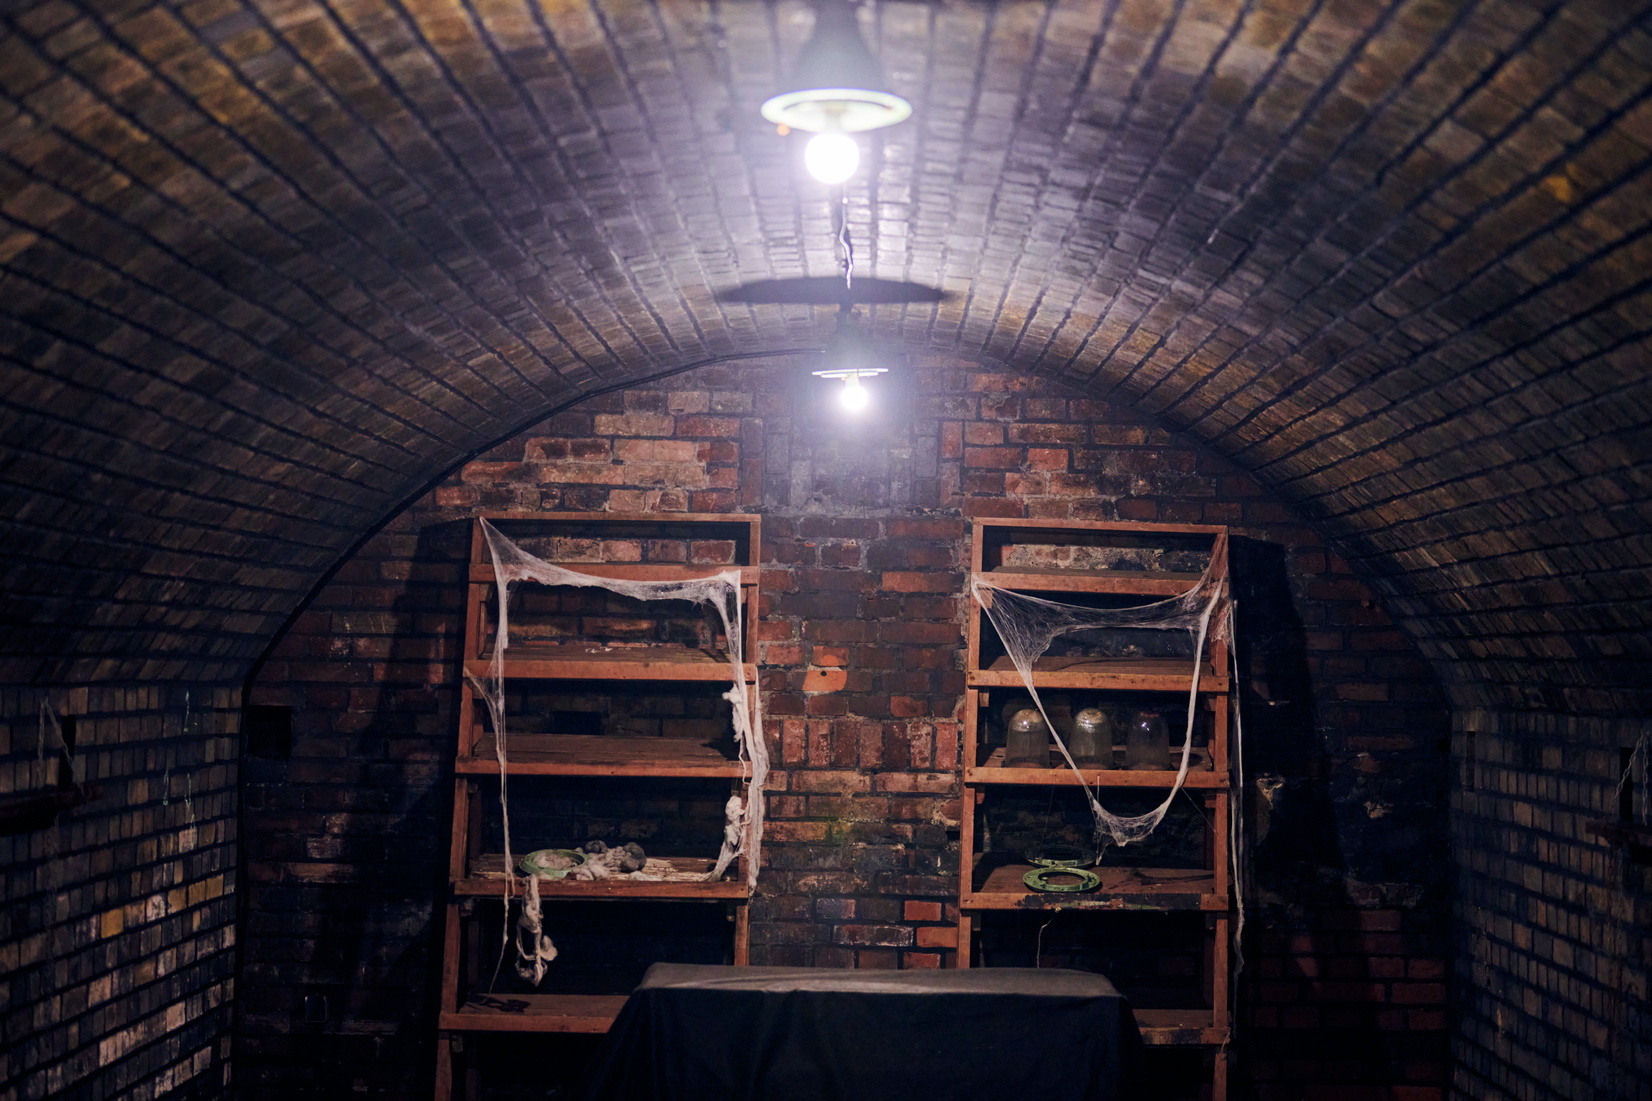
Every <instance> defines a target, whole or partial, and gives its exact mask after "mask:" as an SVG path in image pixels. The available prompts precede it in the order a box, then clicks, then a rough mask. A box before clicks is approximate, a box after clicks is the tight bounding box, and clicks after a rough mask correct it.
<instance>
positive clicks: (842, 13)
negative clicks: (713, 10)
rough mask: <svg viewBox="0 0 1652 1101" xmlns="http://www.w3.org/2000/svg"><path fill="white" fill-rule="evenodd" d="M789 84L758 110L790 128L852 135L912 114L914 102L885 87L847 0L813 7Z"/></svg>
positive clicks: (894, 122) (826, 1)
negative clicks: (809, 27) (810, 25)
mask: <svg viewBox="0 0 1652 1101" xmlns="http://www.w3.org/2000/svg"><path fill="white" fill-rule="evenodd" d="M787 84H788V86H789V89H790V90H788V91H784V92H781V93H780V94H779V95H776V96H772V97H770V98H769V99H767V100H765V101H764V102H763V106H762V107H761V108H760V110H761V111H762V113H763V117H764V118H766V119H768V120H769V121H770V122H773V123H778V124H780V125H784V126H789V127H791V128H792V129H793V130H805V131H808V132H810V133H824V132H826V131H840V132H842V133H855V132H857V131H860V130H876V129H878V128H880V127H884V126H893V125H895V124H896V123H897V122H902V121H904V120H905V119H906V118H907V117H908V116H910V115H911V114H912V105H911V104H910V103H908V102H907V101H906V100H904V99H902V98H901V97H900V96H898V95H896V94H895V93H894V92H891V91H889V90H888V89H887V86H886V84H885V82H884V79H883V70H882V68H881V67H879V65H878V62H877V59H876V58H875V57H873V56H872V51H871V50H869V49H867V48H866V42H865V40H863V39H862V38H861V36H860V27H859V26H858V25H857V24H856V22H855V9H854V7H853V6H852V5H851V4H849V3H847V2H845V0H823V2H822V3H821V5H820V6H819V7H818V8H816V9H815V27H814V32H813V33H812V34H810V35H809V41H808V42H806V43H804V44H803V51H802V52H801V53H800V54H798V56H797V66H796V68H794V69H793V70H792V75H791V79H790V80H789V81H788V82H787Z"/></svg>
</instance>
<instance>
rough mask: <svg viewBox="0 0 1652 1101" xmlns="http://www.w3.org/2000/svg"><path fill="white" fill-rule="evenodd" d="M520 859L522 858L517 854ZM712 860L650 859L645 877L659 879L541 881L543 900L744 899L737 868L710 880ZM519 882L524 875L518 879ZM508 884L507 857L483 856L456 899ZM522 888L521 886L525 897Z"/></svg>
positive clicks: (496, 891)
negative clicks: (707, 876) (722, 876)
mask: <svg viewBox="0 0 1652 1101" xmlns="http://www.w3.org/2000/svg"><path fill="white" fill-rule="evenodd" d="M517 855H520V854H517ZM712 863H713V862H712V861H710V860H702V859H700V858H698V857H681V856H673V857H649V858H648V863H647V866H646V867H644V868H643V872H644V874H646V875H651V876H657V877H658V878H657V879H630V878H627V877H623V876H610V877H609V878H607V879H590V880H584V879H567V878H564V879H548V878H546V877H544V876H540V877H539V896H540V897H541V898H564V899H603V898H614V899H620V898H660V899H671V898H675V899H687V900H696V899H699V900H712V899H742V900H743V899H744V898H745V897H746V881H745V880H744V879H743V878H737V869H736V868H735V866H734V865H733V864H730V865H729V870H728V872H727V873H725V878H723V879H719V880H714V881H708V880H707V879H706V878H705V876H706V873H707V872H709V871H711V868H712ZM519 878H520V877H519ZM504 881H505V856H504V854H503V853H483V854H481V855H480V856H478V857H476V858H475V859H474V860H472V861H471V864H470V875H469V876H467V877H466V878H464V879H461V880H458V881H457V882H455V883H454V884H453V893H454V894H457V895H480V896H483V897H497V896H499V895H500V894H501V892H502V890H503V884H504ZM521 890H522V888H521V887H518V888H516V893H517V894H520V893H521Z"/></svg>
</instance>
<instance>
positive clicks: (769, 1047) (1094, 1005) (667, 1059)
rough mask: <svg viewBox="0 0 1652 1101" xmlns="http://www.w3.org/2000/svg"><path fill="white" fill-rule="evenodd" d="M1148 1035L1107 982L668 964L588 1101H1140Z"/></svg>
mask: <svg viewBox="0 0 1652 1101" xmlns="http://www.w3.org/2000/svg"><path fill="white" fill-rule="evenodd" d="M1140 1053H1141V1037H1140V1033H1138V1032H1137V1030H1136V1024H1135V1018H1134V1016H1133V1015H1132V1014H1131V1012H1130V1005H1129V1002H1127V1001H1126V1000H1125V998H1124V997H1123V996H1122V995H1120V994H1119V992H1118V991H1117V990H1116V989H1114V987H1113V984H1112V983H1111V982H1109V981H1108V980H1107V979H1105V978H1103V977H1102V976H1100V975H1094V974H1090V973H1088V972H1083V971H1067V970H1061V969H1033V968H1022V967H1001V968H982V969H973V970H962V971H939V970H923V971H847V970H837V969H825V968H806V967H716V966H703V965H693V964H666V963H657V964H655V965H654V966H652V967H650V968H649V969H648V973H647V974H646V975H645V976H644V977H643V981H642V984H641V985H640V986H638V987H637V989H636V991H635V992H634V993H632V995H631V997H630V999H629V1000H628V1001H627V1002H626V1004H625V1008H624V1009H623V1010H622V1011H621V1012H620V1015H619V1017H618V1018H617V1019H616V1020H615V1021H614V1025H613V1027H612V1028H610V1029H609V1031H608V1035H607V1037H606V1038H605V1040H604V1042H603V1045H602V1047H601V1049H600V1050H599V1051H598V1053H597V1055H596V1057H595V1059H594V1060H593V1064H592V1067H591V1070H590V1072H589V1073H588V1075H587V1078H586V1081H585V1083H584V1086H585V1097H586V1099H587V1101H643V1099H648V1101H699V1099H702V1098H706V1099H710V1098H718V1099H724V1098H726V1099H729V1101H878V1099H884V1098H887V1099H889V1101H975V1099H981V1101H986V1099H988V1098H991V1099H995V1101H1002V1099H1006V1098H1007V1099H1011V1101H1018V1099H1021V1098H1026V1099H1028V1101H1032V1099H1037V1101H1081V1099H1082V1101H1128V1099H1133V1098H1135V1097H1137V1096H1138V1088H1137V1080H1138V1076H1139V1067H1140Z"/></svg>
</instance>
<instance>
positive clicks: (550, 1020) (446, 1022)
mask: <svg viewBox="0 0 1652 1101" xmlns="http://www.w3.org/2000/svg"><path fill="white" fill-rule="evenodd" d="M627 997H628V995H625V994H496V995H485V996H482V995H479V996H478V997H477V999H475V1000H473V1001H469V1002H466V1003H465V1005H464V1006H463V1007H461V1008H460V1009H459V1010H458V1011H457V1012H454V1011H449V1012H445V1013H443V1014H442V1015H441V1020H440V1022H439V1024H438V1026H437V1027H439V1028H442V1029H447V1030H450V1031H455V1032H607V1031H608V1026H610V1025H612V1024H613V1023H614V1018H615V1017H618V1016H619V1012H620V1010H621V1009H622V1008H624V1006H625V1001H626V998H627Z"/></svg>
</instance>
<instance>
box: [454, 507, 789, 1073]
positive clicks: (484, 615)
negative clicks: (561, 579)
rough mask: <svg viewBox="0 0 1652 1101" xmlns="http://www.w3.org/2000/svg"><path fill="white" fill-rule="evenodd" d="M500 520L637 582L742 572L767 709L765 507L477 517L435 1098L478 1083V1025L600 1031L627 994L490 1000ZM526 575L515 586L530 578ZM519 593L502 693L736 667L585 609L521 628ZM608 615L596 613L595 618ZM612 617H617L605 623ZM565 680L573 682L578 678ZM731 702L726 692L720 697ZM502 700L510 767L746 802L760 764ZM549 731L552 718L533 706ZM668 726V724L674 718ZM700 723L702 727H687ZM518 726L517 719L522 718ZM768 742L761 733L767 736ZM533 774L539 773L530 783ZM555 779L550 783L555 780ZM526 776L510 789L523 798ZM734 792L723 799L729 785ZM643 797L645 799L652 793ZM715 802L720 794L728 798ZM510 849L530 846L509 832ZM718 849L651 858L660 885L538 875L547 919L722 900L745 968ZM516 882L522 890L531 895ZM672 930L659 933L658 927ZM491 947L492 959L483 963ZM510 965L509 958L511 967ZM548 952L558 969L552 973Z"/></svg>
mask: <svg viewBox="0 0 1652 1101" xmlns="http://www.w3.org/2000/svg"><path fill="white" fill-rule="evenodd" d="M483 519H486V520H489V521H490V522H492V523H493V524H494V525H495V526H496V527H498V528H499V529H500V531H501V532H503V533H504V534H505V535H506V536H508V537H510V538H512V539H518V538H521V539H526V540H529V541H530V542H531V546H530V547H529V549H530V552H531V553H534V554H535V556H536V557H539V558H541V559H543V560H545V561H548V562H552V563H554V564H556V565H560V566H562V567H563V568H564V569H568V570H572V571H575V572H578V573H584V574H588V575H593V576H598V577H604V578H614V579H626V580H633V581H685V580H698V579H702V578H708V577H713V576H715V575H717V574H719V573H722V572H725V571H728V570H735V571H738V573H739V574H740V586H739V588H740V605H741V609H742V623H743V629H744V630H743V633H744V638H743V640H742V641H743V650H744V656H745V658H746V660H745V662H744V664H743V666H742V668H741V670H740V674H739V675H740V679H741V680H742V682H743V684H744V687H745V691H746V694H747V700H748V706H749V707H750V708H751V709H752V713H753V714H755V713H756V707H757V670H756V665H755V661H754V659H755V655H756V652H757V645H756V641H757V625H756V619H757V609H758V577H759V570H758V567H757V555H758V549H759V545H760V527H759V524H760V521H759V519H758V518H757V517H755V516H742V515H721V514H715V515H714V514H695V513H663V514H662V513H645V514H620V513H595V514H593V513H488V514H483V515H482V516H481V517H478V519H477V520H476V521H475V523H474V524H473V531H472V534H471V540H470V554H469V561H468V570H469V573H468V579H467V595H466V602H465V612H464V616H465V620H464V632H463V646H464V650H463V665H464V673H465V674H468V675H466V676H464V677H463V678H462V684H461V687H460V690H459V695H460V702H459V736H458V748H457V753H456V756H455V759H454V797H453V829H452V842H451V848H450V853H449V890H448V898H447V900H446V904H445V918H446V931H445V935H444V938H443V942H442V986H441V1010H440V1015H439V1019H438V1024H437V1027H438V1030H439V1032H438V1037H437V1041H438V1042H437V1066H436V1090H435V1096H436V1097H437V1099H438V1101H447V1099H448V1098H450V1097H453V1096H455V1095H456V1092H455V1091H456V1087H457V1090H458V1093H460V1094H468V1095H471V1096H474V1095H475V1094H476V1092H477V1085H478V1083H477V1081H476V1077H477V1075H476V1068H475V1067H474V1065H472V1066H470V1067H469V1068H468V1069H467V1072H466V1073H457V1072H456V1067H455V1059H454V1056H455V1054H456V1053H457V1052H460V1051H462V1050H463V1048H464V1040H463V1038H464V1036H465V1035H466V1034H473V1033H501V1032H522V1033H546V1032H561V1033H578V1032H585V1033H600V1032H605V1031H607V1029H608V1027H609V1025H610V1024H612V1022H613V1020H614V1018H615V1016H616V1015H617V1014H618V1013H619V1010H620V1008H621V1006H623V1005H624V1003H625V1000H626V997H627V995H628V993H629V991H628V990H627V989H623V988H620V989H612V990H600V991H588V990H581V991H579V992H554V993H538V992H535V993H524V992H511V993H509V994H507V995H503V996H492V995H490V994H489V993H488V992H487V990H486V987H487V986H488V983H489V975H490V973H491V972H492V970H493V963H494V961H493V958H492V949H491V946H490V949H489V951H488V952H487V953H484V951H483V947H482V946H483V930H482V920H483V917H484V909H485V908H488V907H491V912H489V913H488V915H487V917H486V920H487V921H488V922H489V923H490V926H489V928H490V930H494V929H497V928H498V927H499V925H500V922H501V916H500V914H499V911H498V907H499V906H500V905H501V900H502V895H503V893H504V892H505V891H506V890H507V882H509V881H510V875H509V872H510V871H511V870H510V869H507V868H506V866H505V855H504V853H503V852H489V851H485V849H486V847H487V846H486V844H485V841H484V838H485V835H486V833H487V830H486V828H485V823H484V811H485V809H486V808H487V806H488V802H489V800H490V799H495V800H496V799H497V792H498V790H499V788H498V785H499V767H500V766H499V761H498V758H497V756H496V754H495V747H494V733H493V731H492V729H491V728H490V726H489V724H488V722H487V721H486V717H485V708H484V707H483V706H482V702H481V700H480V699H479V697H478V695H477V693H476V691H475V689H474V688H473V687H472V683H471V678H472V677H474V678H476V679H477V680H479V681H484V682H485V681H486V680H487V679H488V677H489V676H490V670H491V665H492V659H493V647H494V645H495V644H496V641H497V640H496V639H495V638H494V631H495V625H496V622H497V620H496V616H497V601H498V600H499V599H500V596H501V594H499V593H498V592H497V586H496V584H495V579H494V569H493V564H492V559H491V556H490V554H489V551H488V546H487V542H486V539H485V538H484V535H483V530H482V526H481V521H482V520H483ZM535 587H536V586H533V585H532V584H531V583H522V584H520V585H518V586H517V588H518V589H531V588H535ZM518 600H520V597H517V599H516V600H513V602H512V605H513V611H512V618H511V640H510V646H509V648H508V649H507V650H506V657H505V660H504V662H503V668H504V677H505V682H506V689H507V696H509V695H510V693H511V692H512V690H513V688H515V689H536V690H538V691H540V692H542V693H554V692H557V691H560V690H568V691H573V690H578V691H584V692H593V691H595V692H603V691H606V692H609V693H611V694H612V697H613V698H620V697H626V696H631V697H634V696H636V695H637V694H639V693H645V692H646V693H649V694H651V695H661V696H670V695H671V694H673V693H680V694H682V695H683V697H684V698H688V697H690V696H693V697H695V698H698V699H700V700H702V701H703V700H705V699H707V698H716V697H717V696H718V694H719V693H720V692H722V691H727V690H728V687H729V685H730V684H731V681H732V680H733V675H732V674H731V663H730V658H729V655H728V653H727V651H726V650H724V649H723V648H722V647H721V646H705V645H692V644H688V643H686V642H685V641H684V640H682V639H680V638H678V639H675V640H673V639H666V640H660V639H652V640H649V639H642V640H638V639H636V638H632V639H630V640H628V641H626V642H624V643H622V644H617V645H610V644H602V643H600V642H599V641H597V640H593V639H591V638H587V637H579V636H578V635H577V633H571V632H570V631H569V630H568V627H569V624H570V622H572V623H575V624H578V625H582V626H583V625H584V624H585V623H586V622H587V619H586V618H583V617H582V615H580V614H573V615H567V616H563V617H562V619H561V622H558V623H553V624H552V625H551V626H550V627H549V628H547V629H543V630H539V631H535V630H534V629H533V628H532V626H531V625H527V626H525V627H524V629H522V630H519V627H518V619H519V617H518V610H517V609H516V603H517V601H518ZM590 622H592V623H596V624H599V625H601V624H602V623H603V622H604V621H603V620H602V618H601V616H593V617H590ZM606 622H607V625H610V626H611V625H613V623H614V622H615V621H614V620H608V621H606ZM619 629H621V630H627V631H630V632H631V633H632V634H633V635H635V634H637V633H638V628H637V626H636V624H635V622H634V621H619ZM569 686H578V687H577V689H574V688H570V687H569ZM721 706H722V707H724V708H726V707H728V706H729V705H728V704H727V703H726V702H723V703H722V704H721ZM513 717H515V718H518V719H521V716H513V715H512V714H511V713H510V710H509V705H508V704H507V714H506V734H507V737H506V748H507V754H506V762H507V763H506V769H507V773H508V775H509V776H510V777H521V778H555V780H558V781H562V782H567V783H572V784H576V785H577V784H579V783H581V782H594V783H600V784H606V785H609V786H610V787H612V786H613V785H614V784H615V782H616V781H622V782H625V783H626V786H636V787H638V788H639V789H641V788H646V786H647V785H648V784H649V783H650V782H661V781H710V782H712V783H713V785H717V786H720V785H718V782H721V783H725V784H727V785H728V790H729V791H731V792H732V793H734V794H738V795H740V796H741V798H742V799H749V798H750V792H749V791H748V790H747V788H748V777H749V765H748V764H747V763H746V762H742V761H740V760H739V759H737V757H736V753H735V747H734V745H733V743H732V742H730V741H727V740H725V739H721V738H717V737H709V738H708V737H706V736H704V730H703V729H698V730H690V732H689V733H688V734H687V735H686V736H671V735H670V734H656V735H653V736H635V735H634V734H628V733H624V732H621V733H610V732H607V731H604V732H600V733H592V732H590V731H589V730H583V729H582V730H580V731H579V732H577V733H576V732H559V731H556V730H554V729H552V730H550V731H549V732H543V731H542V730H539V731H535V732H529V733H515V732H513V731H512V721H511V720H512V718H513ZM537 718H538V720H539V722H538V723H537V724H532V725H537V726H539V727H544V726H545V725H546V724H545V722H544V720H545V718H546V716H543V715H540V716H537ZM664 725H666V726H669V725H670V723H669V722H667V723H665V724H664ZM685 725H692V724H685ZM517 729H521V727H520V726H519V727H518V728H517ZM757 736H758V737H761V736H762V735H761V731H759V732H758V733H757ZM530 782H531V781H530ZM547 782H549V781H547ZM516 790H517V786H516V785H513V786H512V792H513V795H512V798H513V799H514V798H515V797H516V796H515V794H514V792H515V791H516ZM723 798H726V796H724V797H723ZM647 802H648V800H647V799H643V800H642V803H643V804H647ZM717 807H718V810H719V812H720V809H721V803H720V802H718V803H717ZM531 825H532V824H531V822H529V821H524V820H519V819H518V818H516V817H513V819H512V831H513V837H520V836H525V835H527V834H528V832H529V831H530V829H531ZM512 849H513V856H521V855H523V852H524V851H525V850H524V849H523V846H522V844H521V842H520V841H516V842H513V845H512ZM712 855H715V849H713V852H712V853H709V854H707V857H706V858H701V857H686V856H674V857H670V858H668V859H667V861H666V863H668V864H669V866H670V867H669V870H665V869H664V868H663V867H661V866H660V865H658V864H657V863H656V862H655V861H653V860H651V861H650V867H649V871H650V872H651V873H652V872H654V871H656V870H660V871H662V873H663V874H662V877H661V878H659V879H657V880H634V879H628V878H618V877H616V878H607V879H598V880H591V881H576V880H573V879H569V878H564V879H550V878H540V879H539V880H538V883H537V886H538V889H539V895H540V899H541V903H542V907H543V909H544V912H545V915H546V923H547V928H548V929H549V926H550V924H551V921H552V915H553V913H554V911H555V908H556V907H558V906H559V905H562V904H566V903H578V902H586V903H589V902H602V903H615V904H618V903H625V902H655V903H659V902H670V903H686V904H692V903H710V904H713V905H717V906H721V907H724V908H726V910H727V915H728V917H729V934H728V936H729V938H730V942H729V943H728V946H727V949H726V952H725V957H726V960H727V962H732V963H734V964H739V965H744V964H745V963H746V962H747V958H748V941H749V932H748V930H749V926H748V905H747V904H748V902H749V891H748V888H747V876H746V866H745V861H744V859H742V860H740V861H737V862H736V863H735V864H733V865H731V866H730V868H729V870H728V871H727V873H725V875H724V876H723V877H721V878H720V879H717V880H707V879H706V878H705V876H706V874H707V873H708V872H709V871H711V869H712V867H713V864H714V861H713V860H711V859H709V857H710V856H712ZM520 893H521V892H520V889H514V890H513V892H512V896H513V898H519V897H520ZM664 932H665V931H664V930H662V934H663V933H664ZM484 954H486V955H487V956H488V958H487V959H484V958H482V957H483V956H484ZM507 966H508V965H507ZM556 966H557V964H556V963H555V962H553V963H552V964H551V967H552V968H553V969H554V968H556Z"/></svg>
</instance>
